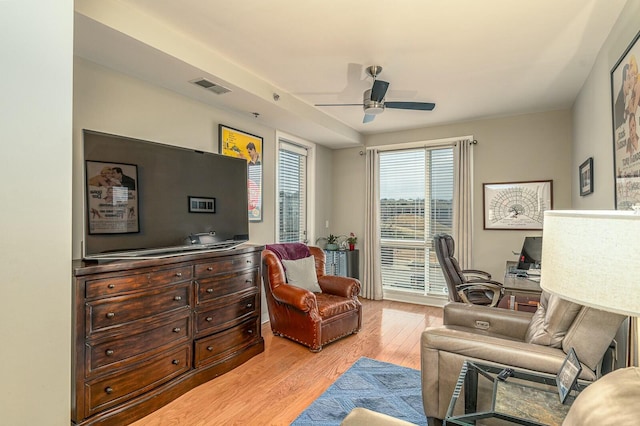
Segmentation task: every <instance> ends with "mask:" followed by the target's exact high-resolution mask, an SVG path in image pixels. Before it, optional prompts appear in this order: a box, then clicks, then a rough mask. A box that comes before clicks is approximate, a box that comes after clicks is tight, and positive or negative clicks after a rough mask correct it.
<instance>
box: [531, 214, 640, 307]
mask: <svg viewBox="0 0 640 426" xmlns="http://www.w3.org/2000/svg"><path fill="white" fill-rule="evenodd" d="M542 235H543V238H542V276H541V278H540V286H541V287H542V288H543V289H544V290H546V291H548V292H550V293H554V294H557V295H558V296H560V297H561V298H563V299H566V300H570V301H572V302H576V303H579V304H581V305H585V306H590V307H593V308H596V309H600V310H603V311H609V312H615V313H618V314H622V315H629V316H639V315H640V215H636V214H634V213H633V212H628V211H617V210H616V211H608V210H602V211H587V210H571V211H569V210H567V211H562V210H548V211H546V212H545V213H544V228H543V234H542Z"/></svg>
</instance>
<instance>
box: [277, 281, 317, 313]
mask: <svg viewBox="0 0 640 426" xmlns="http://www.w3.org/2000/svg"><path fill="white" fill-rule="evenodd" d="M271 294H272V295H273V298H274V299H276V300H277V301H278V302H280V303H284V304H285V305H291V306H293V307H294V308H296V309H298V310H301V311H302V312H309V311H310V310H312V309H318V302H317V301H316V296H315V295H314V294H313V293H312V292H310V291H309V290H306V289H304V288H300V287H296V286H293V285H288V284H284V285H279V286H277V287H275V288H273V289H272V290H271Z"/></svg>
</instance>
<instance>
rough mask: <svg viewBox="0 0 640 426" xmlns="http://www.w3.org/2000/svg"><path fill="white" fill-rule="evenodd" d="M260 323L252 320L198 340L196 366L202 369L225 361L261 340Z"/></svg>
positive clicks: (255, 319) (196, 343) (254, 319)
mask: <svg viewBox="0 0 640 426" xmlns="http://www.w3.org/2000/svg"><path fill="white" fill-rule="evenodd" d="M258 323H259V321H258V318H252V319H249V320H247V321H245V322H243V323H242V324H239V325H237V326H236V327H233V328H231V329H229V330H226V331H222V332H220V333H217V334H214V335H212V336H209V337H205V338H203V339H198V340H196V342H195V362H194V366H195V367H200V366H202V365H206V364H210V363H213V362H215V361H218V360H221V359H224V358H226V357H227V356H229V355H230V354H232V353H234V352H236V351H237V350H238V348H239V347H241V346H243V345H248V344H249V343H251V341H253V340H256V339H259V338H260V333H259V330H258V327H259V324H258Z"/></svg>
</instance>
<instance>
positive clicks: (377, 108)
mask: <svg viewBox="0 0 640 426" xmlns="http://www.w3.org/2000/svg"><path fill="white" fill-rule="evenodd" d="M366 71H367V74H368V75H369V76H370V77H372V78H373V86H372V87H371V89H367V90H365V91H364V94H363V98H362V104H316V106H356V105H357V106H360V105H362V108H363V110H364V119H363V120H362V122H363V123H369V122H371V121H373V119H374V118H375V116H376V115H378V114H382V113H383V112H384V110H385V108H392V109H408V110H416V111H431V110H433V109H434V108H435V107H436V104H434V103H432V102H385V99H384V97H385V95H386V94H387V90H388V89H389V83H388V82H386V81H383V80H378V79H377V77H378V75H379V74H380V73H381V72H382V67H381V66H380V65H371V66H370V67H367V70H366Z"/></svg>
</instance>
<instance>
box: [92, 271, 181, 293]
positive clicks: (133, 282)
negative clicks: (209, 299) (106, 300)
mask: <svg viewBox="0 0 640 426" xmlns="http://www.w3.org/2000/svg"><path fill="white" fill-rule="evenodd" d="M192 277H193V267H191V266H183V267H179V268H172V269H165V270H161V271H149V272H145V273H142V274H131V275H120V276H114V277H112V278H101V279H98V280H88V281H87V283H86V297H87V299H94V298H98V297H103V296H113V295H116V294H120V293H125V292H129V291H132V290H143V289H146V288H150V287H157V286H161V285H166V284H172V283H179V282H183V281H190V280H191V278H192Z"/></svg>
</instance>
